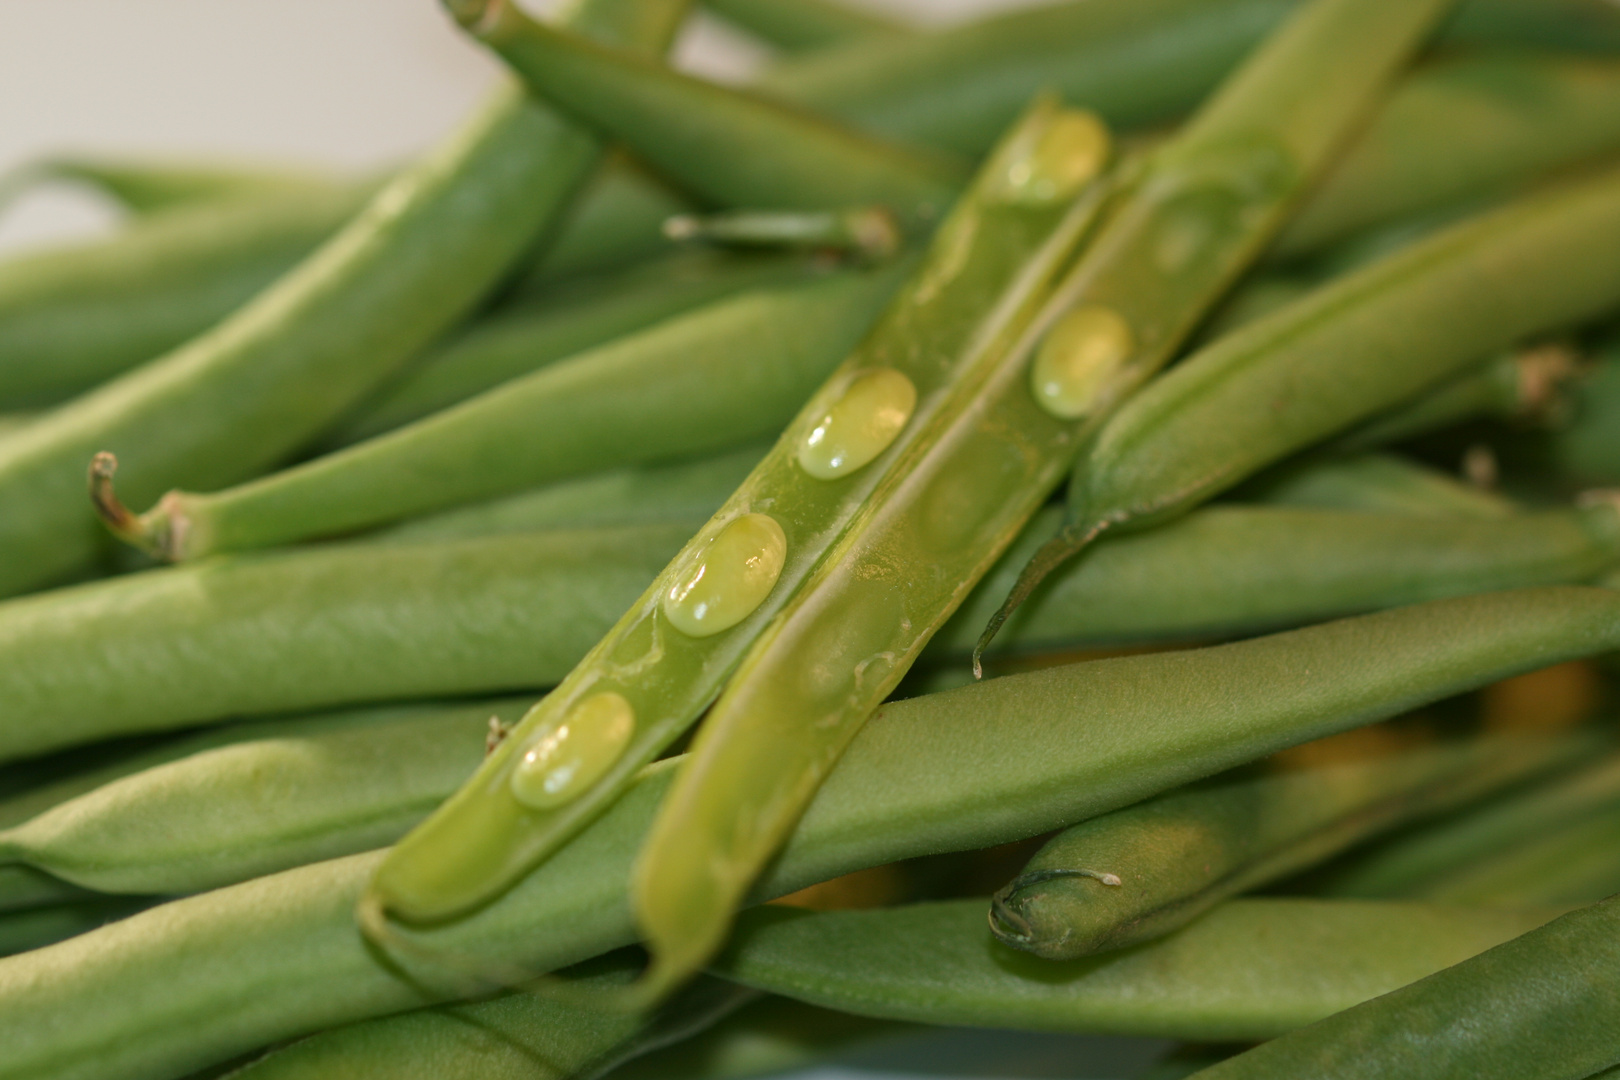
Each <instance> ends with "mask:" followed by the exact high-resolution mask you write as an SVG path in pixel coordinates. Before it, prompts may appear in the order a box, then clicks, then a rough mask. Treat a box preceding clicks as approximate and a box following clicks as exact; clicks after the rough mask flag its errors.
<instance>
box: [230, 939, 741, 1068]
mask: <svg viewBox="0 0 1620 1080" xmlns="http://www.w3.org/2000/svg"><path fill="white" fill-rule="evenodd" d="M634 964H635V958H634V957H631V956H625V955H624V954H622V953H612V954H609V955H607V956H604V957H601V958H599V959H597V960H595V961H592V962H590V963H587V964H583V965H581V966H580V967H579V968H576V969H574V970H573V971H571V972H570V973H569V976H568V979H569V983H570V984H573V985H577V986H579V987H581V988H582V989H587V990H594V989H597V988H602V989H607V988H613V987H618V986H622V985H624V984H625V983H626V982H628V981H629V980H630V977H631V976H632V975H633V973H634V971H635V966H634ZM754 996H755V995H754V994H753V993H752V992H750V991H748V990H745V989H743V988H742V987H740V986H737V985H735V984H732V983H725V982H721V981H720V980H718V979H705V980H702V981H701V982H699V983H698V984H696V985H694V986H693V988H692V991H691V992H690V993H687V994H683V995H681V996H680V997H678V998H676V999H675V1000H674V1001H673V1002H672V1003H671V1005H670V1006H669V1007H668V1008H666V1009H664V1010H661V1011H660V1012H659V1013H657V1014H655V1015H652V1016H648V1015H645V1014H638V1013H628V1012H612V1011H606V1010H603V1009H592V1008H588V1007H585V1006H581V1005H570V1004H568V1003H567V1002H562V1001H554V1000H551V999H546V998H538V997H535V996H534V995H532V994H527V993H523V992H519V993H514V994H506V995H504V996H502V997H498V998H495V999H494V1000H491V1001H485V1002H477V1003H473V1004H465V1005H451V1006H442V1007H439V1008H434V1009H422V1010H418V1011H416V1012H411V1013H406V1014H404V1015H402V1016H396V1017H390V1018H389V1019H386V1020H381V1021H378V1022H376V1023H372V1024H362V1025H358V1026H354V1027H347V1028H339V1029H337V1030H335V1031H328V1032H322V1033H321V1034H319V1035H315V1036H312V1037H311V1038H308V1039H304V1040H301V1041H299V1042H296V1043H293V1044H292V1045H291V1046H287V1047H283V1048H280V1049H276V1050H272V1051H270V1053H269V1054H267V1055H266V1056H265V1057H262V1058H260V1059H258V1060H257V1061H254V1062H253V1063H252V1064H250V1065H248V1066H247V1067H246V1068H244V1069H242V1070H240V1071H238V1072H233V1073H231V1074H230V1075H231V1076H232V1077H233V1078H235V1077H240V1078H241V1080H319V1078H323V1077H355V1076H387V1077H390V1078H391V1080H414V1078H418V1077H419V1078H421V1080H442V1078H443V1077H448V1076H460V1075H465V1074H466V1071H467V1070H468V1069H469V1068H473V1067H476V1070H477V1075H478V1077H479V1080H508V1078H510V1080H590V1078H592V1077H599V1076H602V1075H604V1074H605V1073H608V1072H609V1071H613V1070H615V1068H616V1067H617V1066H618V1065H620V1064H621V1063H623V1062H625V1061H627V1060H630V1059H632V1058H636V1057H639V1056H641V1055H642V1054H645V1053H647V1052H649V1051H652V1050H656V1049H658V1048H659V1047H661V1046H664V1045H667V1044H669V1043H672V1042H676V1041H678V1040H680V1039H683V1038H685V1037H686V1036H688V1035H690V1034H693V1033H695V1032H697V1031H700V1030H702V1029H704V1028H707V1027H709V1026H711V1025H713V1024H714V1023H715V1022H717V1021H719V1020H721V1019H722V1018H723V1017H725V1016H726V1014H728V1013H730V1012H732V1011H734V1010H735V1009H736V1008H738V1007H739V1006H740V1005H743V1004H744V1003H746V1002H748V1001H749V1000H751V999H752V998H753V997H754ZM614 1075H615V1076H617V1075H618V1074H617V1072H614Z"/></svg>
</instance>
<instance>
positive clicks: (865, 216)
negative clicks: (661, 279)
mask: <svg viewBox="0 0 1620 1080" xmlns="http://www.w3.org/2000/svg"><path fill="white" fill-rule="evenodd" d="M664 234H665V235H666V236H668V237H670V238H671V239H673V240H679V241H681V242H683V243H690V242H693V241H706V242H708V243H713V244H728V245H731V246H734V247H744V248H746V247H785V248H809V249H811V250H817V251H829V252H833V251H836V252H843V253H845V254H849V255H853V256H855V257H857V258H860V259H867V260H872V259H887V258H889V257H891V256H893V255H894V254H895V252H897V251H899V250H900V244H901V241H902V240H903V239H904V238H903V237H902V236H901V234H900V223H899V222H898V221H896V220H895V217H894V215H893V214H892V213H890V212H889V211H888V209H887V208H885V207H882V206H858V207H855V208H853V209H849V210H731V211H724V212H721V213H717V214H682V215H680V216H679V217H672V218H670V219H669V220H668V221H666V222H664Z"/></svg>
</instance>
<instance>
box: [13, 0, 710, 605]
mask: <svg viewBox="0 0 1620 1080" xmlns="http://www.w3.org/2000/svg"><path fill="white" fill-rule="evenodd" d="M682 10H683V5H682V4H681V0H664V2H661V3H658V4H626V3H625V0H583V2H582V5H581V6H580V7H578V8H577V9H574V10H573V11H572V12H571V14H570V15H569V18H571V19H573V20H577V21H578V22H579V23H580V24H581V25H582V26H586V27H589V28H590V29H592V30H594V31H595V32H597V33H603V34H606V35H609V36H615V37H619V38H621V39H627V40H632V41H635V42H637V43H646V44H652V43H656V42H662V41H664V40H666V39H667V37H668V35H669V34H670V33H671V32H672V29H673V23H674V22H675V21H676V20H677V17H678V16H679V14H680V13H681V11H682ZM598 157H599V143H598V142H597V140H596V139H594V138H593V137H592V136H590V135H589V134H588V133H586V132H584V131H581V130H579V129H577V128H575V127H574V126H573V125H571V124H568V123H566V122H564V121H563V120H561V119H560V118H559V117H557V116H556V115H555V114H552V113H550V112H548V111H547V110H545V109H544V108H542V107H541V106H539V105H538V104H535V103H532V102H529V101H528V100H527V99H525V98H524V97H523V96H522V95H521V94H520V93H519V91H518V90H517V89H516V88H515V87H507V88H505V89H503V90H502V91H500V92H499V93H498V94H497V95H496V96H495V98H494V99H493V101H492V102H491V103H490V104H489V105H488V106H487V107H486V108H485V109H484V110H483V111H481V112H480V113H479V115H478V116H477V117H476V118H475V119H474V120H473V122H471V123H470V124H468V125H467V126H465V127H464V128H463V129H462V130H461V131H460V132H458V133H457V134H456V135H454V136H453V137H451V138H450V139H449V140H448V141H447V142H446V143H445V144H444V145H442V146H441V147H440V148H439V149H438V150H437V151H436V152H434V153H432V154H429V155H428V156H427V157H426V158H425V159H424V160H422V161H421V162H419V163H418V164H416V165H415V166H413V167H412V168H410V169H409V170H407V171H406V172H405V173H404V174H403V175H401V176H399V177H397V178H395V179H394V180H393V181H391V182H390V183H389V184H387V185H385V186H384V187H383V189H382V190H381V191H380V192H378V194H377V195H376V196H375V197H374V198H373V199H372V200H371V201H370V202H369V203H368V204H367V206H366V209H364V210H363V211H362V212H361V213H360V214H359V216H357V217H356V218H355V219H354V220H353V221H352V222H351V223H350V224H349V225H348V226H347V227H345V228H344V229H343V230H341V231H340V232H339V233H338V234H337V235H335V236H333V237H332V238H331V239H330V240H328V241H327V242H326V243H325V244H324V245H322V246H321V248H319V249H318V250H317V251H316V252H315V253H314V254H312V255H310V256H309V257H308V258H307V259H306V260H305V261H303V262H302V263H300V264H299V267H298V268H297V269H295V270H293V271H291V272H290V273H289V274H287V275H286V276H284V277H282V278H281V279H279V280H278V282H277V284H276V285H274V286H272V287H271V288H270V289H268V290H266V291H265V292H263V293H261V294H259V296H258V297H257V298H256V299H255V300H254V301H253V302H252V303H250V304H248V305H247V306H246V307H243V308H241V309H239V310H238V311H237V312H236V313H235V314H233V315H232V316H231V317H230V318H228V319H226V320H225V321H224V322H222V323H220V324H219V325H218V326H217V327H215V328H214V330H212V331H211V332H209V333H207V334H205V335H203V336H202V337H199V338H196V339H193V340H192V341H191V342H190V343H188V344H187V345H184V346H182V347H180V348H179V349H178V350H176V351H173V352H171V353H169V354H167V355H166V356H163V357H161V358H159V359H158V360H156V361H153V362H152V363H150V364H147V365H145V366H143V367H141V368H140V369H139V370H137V371H134V372H131V373H129V374H128V375H125V376H124V377H122V378H120V379H116V380H114V381H113V382H111V383H108V384H106V385H104V386H103V387H101V388H100V389H98V390H95V391H92V392H91V393H89V394H87V395H84V396H82V397H80V398H78V399H76V400H75V401H74V402H72V403H70V404H68V405H66V406H63V407H62V408H60V409H58V410H56V411H55V412H54V413H52V415H51V416H50V417H49V418H48V419H43V420H41V421H39V422H37V423H34V424H30V425H29V426H28V427H26V428H24V429H23V430H22V431H20V432H17V433H16V434H14V435H12V436H10V437H8V438H6V439H5V440H4V441H3V442H0V595H6V594H11V593H16V592H20V591H23V590H25V589H28V588H31V587H35V586H39V585H44V584H47V583H49V582H51V581H52V580H56V579H60V578H61V577H62V576H64V575H66V574H68V573H70V572H71V571H72V570H73V569H74V568H75V567H77V566H79V565H81V564H83V563H84V562H86V561H87V560H89V559H91V558H92V557H93V556H94V555H95V553H96V552H97V550H98V549H99V548H101V546H102V544H103V542H104V538H103V536H101V535H98V534H99V529H98V526H97V525H96V523H95V520H94V519H95V513H94V511H93V510H92V509H91V508H90V507H89V506H88V505H87V504H86V501H85V499H84V492H83V488H82V487H81V485H82V483H83V478H82V476H83V474H82V470H83V469H84V468H85V465H86V463H88V462H89V461H90V459H91V457H92V455H94V454H96V453H97V452H98V451H111V452H113V453H115V454H118V455H119V456H120V457H122V458H123V459H124V461H125V464H126V467H127V468H128V470H129V472H130V474H131V477H130V482H131V483H132V485H133V489H134V492H135V494H136V496H137V498H138V501H140V502H143V503H144V502H146V501H148V500H150V499H154V498H156V497H157V496H158V495H159V494H161V492H162V491H163V490H166V489H168V488H170V487H172V486H174V485H176V484H182V485H190V486H195V487H215V486H218V485H221V484H225V483H232V482H235V481H238V480H241V479H242V478H243V477H245V476H248V475H252V474H253V473H255V472H257V471H260V470H262V469H263V468H265V467H267V466H269V465H271V464H274V463H275V462H276V461H278V460H280V459H281V458H282V457H284V456H285V455H286V454H287V453H289V452H290V451H291V450H293V449H294V448H295V447H297V446H298V445H299V444H301V443H303V442H305V441H306V440H308V439H309V438H310V437H311V436H313V435H315V434H316V433H317V432H318V431H319V430H320V429H321V428H323V427H325V426H326V425H327V424H329V423H330V422H331V421H332V420H333V419H335V418H336V417H337V416H338V415H340V414H341V413H342V412H343V411H344V410H345V409H346V408H348V407H349V406H351V405H352V404H353V403H354V402H355V401H356V400H357V399H358V398H360V397H362V396H363V395H364V394H366V393H367V392H369V391H370V390H371V389H372V387H374V386H375V385H376V383H377V382H378V381H379V380H381V379H382V378H383V377H384V376H386V375H387V374H388V372H389V371H391V370H392V369H393V368H394V367H396V366H397V365H398V364H399V363H400V362H402V361H403V360H405V359H407V358H408V357H409V356H410V354H411V353H412V352H414V351H415V350H416V349H418V348H420V347H421V346H422V345H424V344H426V343H427V342H428V341H429V340H431V339H432V338H433V337H435V336H437V335H438V334H440V333H442V332H443V331H444V330H446V329H448V328H449V327H450V326H451V325H453V324H454V323H455V322H456V321H457V320H458V319H460V318H461V317H462V316H464V315H466V314H467V313H468V311H469V310H470V309H471V308H472V307H473V306H474V305H475V304H476V303H477V302H478V301H479V300H480V299H481V298H482V297H483V296H484V295H485V294H486V293H487V292H488V291H489V290H490V289H491V288H492V287H493V286H494V285H495V284H497V283H498V282H499V280H500V279H501V278H502V277H503V276H504V275H505V274H506V273H507V272H508V270H509V269H510V267H511V265H512V264H513V263H514V262H515V261H516V260H517V259H518V257H519V256H520V255H522V254H523V253H524V252H525V251H526V250H527V249H528V247H529V246H530V245H531V244H532V243H533V241H534V240H535V238H536V237H537V236H538V235H539V234H540V233H541V231H542V230H543V229H544V228H545V227H546V226H547V225H549V224H550V223H551V221H552V220H553V219H554V218H555V217H556V215H557V213H558V212H559V211H560V210H561V209H562V208H563V207H564V206H565V205H566V203H567V202H568V200H569V199H570V198H571V197H572V195H573V194H574V191H575V189H576V188H577V187H578V186H579V185H580V183H581V182H582V181H583V180H584V179H585V178H586V177H587V176H588V175H589V170H590V169H591V168H592V167H593V166H594V165H595V163H596V161H597V159H598ZM315 385H318V386H319V392H318V393H314V392H311V387H312V386H315Z"/></svg>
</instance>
